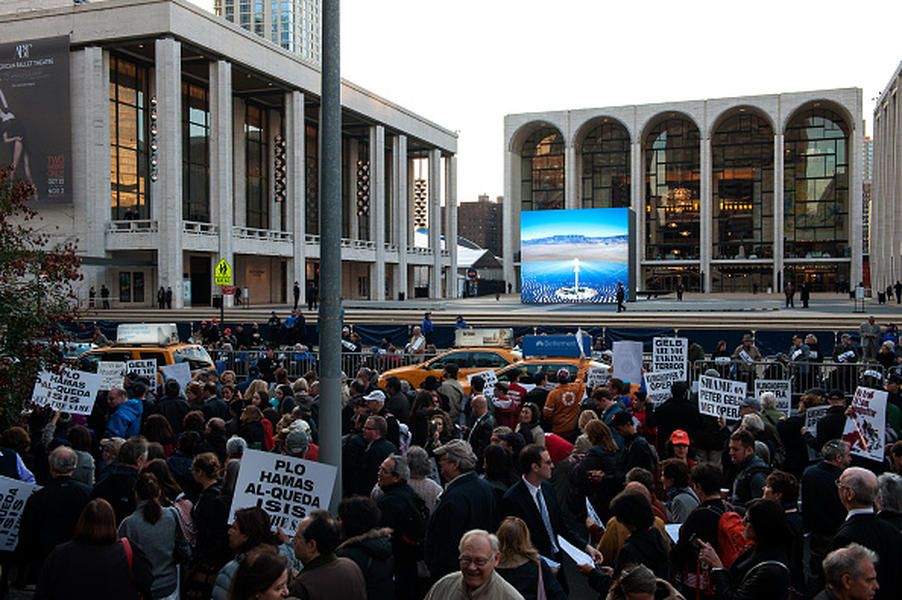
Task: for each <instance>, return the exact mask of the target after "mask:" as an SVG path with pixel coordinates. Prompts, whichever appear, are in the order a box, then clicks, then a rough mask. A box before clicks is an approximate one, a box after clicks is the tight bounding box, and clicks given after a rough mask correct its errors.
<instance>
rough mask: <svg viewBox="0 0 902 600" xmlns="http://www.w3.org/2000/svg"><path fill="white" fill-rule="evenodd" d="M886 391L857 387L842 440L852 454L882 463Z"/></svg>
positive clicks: (884, 437) (884, 439) (884, 438)
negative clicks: (849, 447) (847, 444)
mask: <svg viewBox="0 0 902 600" xmlns="http://www.w3.org/2000/svg"><path fill="white" fill-rule="evenodd" d="M886 397H887V394H886V392H884V391H882V390H874V389H871V388H866V387H859V388H857V389H856V390H855V396H853V397H852V405H851V406H850V407H849V409H850V414H849V415H848V416H847V417H846V426H845V428H844V429H843V432H842V439H843V440H845V441H847V442H849V444H850V445H851V446H852V454H856V455H858V456H862V457H864V458H869V459H871V460H876V461H879V462H882V461H883V446H884V444H885V441H886Z"/></svg>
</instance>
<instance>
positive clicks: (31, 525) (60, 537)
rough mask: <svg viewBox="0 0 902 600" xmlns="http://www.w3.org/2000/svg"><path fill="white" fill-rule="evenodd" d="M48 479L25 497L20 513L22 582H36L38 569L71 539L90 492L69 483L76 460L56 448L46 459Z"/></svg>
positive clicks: (72, 454)
mask: <svg viewBox="0 0 902 600" xmlns="http://www.w3.org/2000/svg"><path fill="white" fill-rule="evenodd" d="M48 462H49V464H50V479H49V480H48V481H47V483H46V484H45V485H44V487H42V488H41V489H39V490H38V491H36V492H35V493H33V494H32V495H31V496H29V497H28V500H27V501H26V502H25V508H24V510H23V511H22V521H21V525H20V528H19V546H18V548H17V552H18V554H19V556H20V557H21V559H22V560H23V561H24V563H25V566H26V570H27V573H26V579H27V581H29V582H33V581H35V580H36V577H37V575H38V573H40V572H41V565H42V564H43V562H44V559H46V558H47V557H48V556H49V555H50V553H51V552H52V551H53V549H54V548H56V547H57V546H58V545H59V544H63V543H65V542H68V541H69V540H71V539H72V535H73V534H74V533H75V524H76V523H77V522H78V517H79V516H80V515H81V511H82V509H83V508H84V507H85V505H86V504H87V503H88V498H89V497H90V495H91V488H89V487H88V486H86V485H85V484H83V483H81V482H79V481H75V480H74V479H72V473H74V472H75V468H76V466H78V456H77V455H76V454H75V451H74V450H73V449H72V448H69V447H67V446H59V447H57V448H56V449H55V450H54V451H53V452H51V453H50V456H49V457H48Z"/></svg>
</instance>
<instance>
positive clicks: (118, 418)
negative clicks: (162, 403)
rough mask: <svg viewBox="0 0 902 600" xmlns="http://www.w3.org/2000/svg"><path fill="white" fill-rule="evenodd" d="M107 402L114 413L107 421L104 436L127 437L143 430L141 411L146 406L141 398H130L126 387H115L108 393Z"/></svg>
mask: <svg viewBox="0 0 902 600" xmlns="http://www.w3.org/2000/svg"><path fill="white" fill-rule="evenodd" d="M107 402H108V403H109V405H110V408H112V409H113V413H112V415H110V419H109V421H108V422H107V426H106V432H105V433H104V437H120V438H126V439H127V438H130V437H132V436H135V435H138V434H139V433H140V432H141V413H142V412H143V411H144V407H143V405H142V404H141V401H140V400H136V399H131V400H130V399H129V398H128V397H127V396H126V394H125V390H124V389H122V388H113V389H111V390H110V392H109V394H107Z"/></svg>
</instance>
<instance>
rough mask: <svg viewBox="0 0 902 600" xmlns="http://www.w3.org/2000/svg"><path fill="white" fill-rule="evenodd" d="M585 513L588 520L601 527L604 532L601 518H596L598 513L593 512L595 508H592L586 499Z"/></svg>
mask: <svg viewBox="0 0 902 600" xmlns="http://www.w3.org/2000/svg"><path fill="white" fill-rule="evenodd" d="M586 513H587V514H588V515H589V518H590V519H592V520H593V521H595V524H596V525H598V526H599V527H601V530H602V531H604V529H605V527H604V523H603V522H602V520H601V517H599V516H598V513H597V512H595V507H594V506H592V503H591V502H589V499H588V498H586Z"/></svg>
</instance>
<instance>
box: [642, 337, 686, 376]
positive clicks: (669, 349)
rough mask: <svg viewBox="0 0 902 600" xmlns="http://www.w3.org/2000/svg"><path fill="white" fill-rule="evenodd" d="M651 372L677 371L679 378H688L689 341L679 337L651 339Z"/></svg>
mask: <svg viewBox="0 0 902 600" xmlns="http://www.w3.org/2000/svg"><path fill="white" fill-rule="evenodd" d="M651 368H652V371H679V372H680V378H681V379H682V380H683V381H685V380H686V379H688V378H689V340H688V339H687V338H681V337H656V338H653V339H652V354H651Z"/></svg>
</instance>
